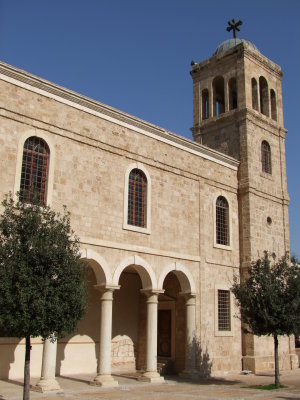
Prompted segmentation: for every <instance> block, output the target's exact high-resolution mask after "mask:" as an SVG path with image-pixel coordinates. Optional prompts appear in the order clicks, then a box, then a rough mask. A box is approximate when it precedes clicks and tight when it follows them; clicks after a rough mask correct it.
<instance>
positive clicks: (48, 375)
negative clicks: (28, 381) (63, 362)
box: [41, 339, 57, 379]
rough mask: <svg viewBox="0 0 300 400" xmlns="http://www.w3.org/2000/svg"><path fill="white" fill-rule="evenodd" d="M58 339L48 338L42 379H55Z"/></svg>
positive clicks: (45, 345)
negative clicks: (53, 340)
mask: <svg viewBox="0 0 300 400" xmlns="http://www.w3.org/2000/svg"><path fill="white" fill-rule="evenodd" d="M56 351H57V340H55V342H53V343H52V342H51V341H50V339H46V340H45V342H44V347H43V361H42V373H41V379H55V369H56Z"/></svg>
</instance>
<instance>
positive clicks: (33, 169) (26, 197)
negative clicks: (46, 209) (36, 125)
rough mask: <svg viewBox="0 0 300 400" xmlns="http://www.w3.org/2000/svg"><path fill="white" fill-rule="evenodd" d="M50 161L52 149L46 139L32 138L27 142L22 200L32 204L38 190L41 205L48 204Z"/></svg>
mask: <svg viewBox="0 0 300 400" xmlns="http://www.w3.org/2000/svg"><path fill="white" fill-rule="evenodd" d="M29 141H31V143H29ZM26 144H27V146H26ZM25 146H26V147H25ZM40 146H42V150H43V151H40ZM29 147H32V148H29ZM37 149H38V150H37ZM49 159H50V149H49V146H48V145H47V142H46V141H45V140H44V139H42V138H39V137H37V136H30V137H29V138H27V139H26V140H25V142H24V147H23V159H22V171H21V181H20V192H19V193H20V200H22V201H24V202H28V203H31V202H32V199H33V196H34V194H33V191H34V190H36V193H38V194H39V201H40V202H41V204H42V205H45V204H46V203H47V191H48V175H49Z"/></svg>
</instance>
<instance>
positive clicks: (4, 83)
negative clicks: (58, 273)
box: [0, 65, 240, 376]
mask: <svg viewBox="0 0 300 400" xmlns="http://www.w3.org/2000/svg"><path fill="white" fill-rule="evenodd" d="M0 67H1V68H0V72H1V71H2V73H3V69H5V68H4V66H3V65H0ZM20 74H21V75H22V73H19V75H20ZM19 75H18V76H19ZM1 76H2V75H1ZM1 76H0V78H1ZM2 78H3V79H0V92H1V93H2V94H3V96H1V99H0V145H1V146H0V160H1V161H0V162H1V165H2V167H3V168H0V182H1V186H0V196H1V197H3V196H4V193H7V192H8V191H12V192H14V193H15V192H16V191H17V190H18V188H19V177H20V169H21V162H22V149H23V144H24V140H25V138H27V137H30V136H40V137H42V138H43V139H44V140H46V142H47V143H48V144H49V147H50V149H51V154H50V169H51V170H52V172H53V176H52V180H51V182H49V184H48V186H49V187H48V195H49V198H48V201H49V203H50V204H51V205H52V206H53V208H54V209H56V210H61V208H62V205H63V204H65V205H67V207H68V210H69V211H70V212H71V222H72V227H73V229H74V230H75V232H76V233H77V234H78V235H79V237H80V238H81V246H82V249H89V250H92V251H93V252H94V253H95V254H97V255H98V256H99V257H101V260H104V261H105V263H106V265H107V268H108V270H109V271H110V274H111V276H112V277H113V276H114V274H115V273H116V271H118V268H120V266H122V265H124V266H126V267H130V266H131V267H133V270H134V271H133V272H135V273H138V274H140V278H138V279H137V280H136V281H135V283H134V282H131V283H130V281H131V278H133V277H131V278H128V279H125V278H124V277H126V274H123V275H122V274H121V279H120V280H119V281H118V282H116V284H120V286H121V289H120V292H119V293H117V291H116V293H114V304H113V313H114V314H113V338H112V339H113V342H112V343H113V363H114V367H116V369H117V368H121V367H122V368H123V367H124V365H125V364H126V363H127V364H128V365H129V364H130V368H133V366H134V362H135V363H136V365H137V366H138V367H139V366H143V365H144V359H143V357H144V356H143V354H144V349H145V332H144V331H143V330H144V328H145V324H144V323H143V324H141V321H145V307H144V306H143V304H144V303H143V302H144V300H141V298H143V299H144V297H142V296H144V295H142V294H139V289H140V286H139V285H140V284H141V283H140V281H142V271H143V273H145V267H143V266H141V265H135V264H134V263H135V261H134V260H136V259H137V258H136V257H140V259H142V260H143V262H144V263H145V265H148V266H150V267H149V268H151V270H152V271H153V274H154V276H155V279H156V282H159V279H160V276H161V274H162V272H163V271H164V270H165V269H166V268H167V269H168V268H171V269H172V268H173V270H175V268H181V269H182V270H184V271H186V272H185V274H186V276H187V275H188V276H190V277H191V279H192V280H193V282H194V283H195V287H194V291H195V293H196V327H197V336H198V337H199V339H200V340H201V341H202V340H204V337H205V332H209V335H211V339H210V341H209V344H207V349H208V351H209V353H210V357H211V359H217V358H218V361H215V362H214V363H215V364H214V365H217V366H216V368H215V369H216V370H226V371H227V370H229V369H230V368H231V369H233V370H236V369H239V366H237V365H234V363H233V362H230V361H229V360H232V357H231V355H230V351H231V350H234V351H237V347H238V343H239V340H240V339H239V338H240V332H239V329H238V328H236V329H235V330H234V337H232V338H226V340H223V339H221V338H220V337H215V336H214V327H215V314H216V305H215V297H214V292H213V289H212V288H213V287H214V286H215V285H218V284H220V282H221V283H222V284H223V283H224V282H226V283H227V275H228V271H229V270H230V271H231V272H232V270H233V269H234V270H235V269H236V268H237V266H238V258H239V247H238V221H237V166H238V163H237V162H235V161H234V160H232V159H230V158H228V157H226V156H223V155H221V154H219V153H217V152H215V151H211V150H209V149H207V148H204V147H201V146H198V145H196V144H193V143H191V142H190V141H188V140H186V139H181V138H179V137H178V136H176V135H174V134H171V133H168V132H166V131H164V130H163V129H161V128H158V127H155V126H153V125H150V124H148V123H145V122H143V121H140V120H138V119H136V118H134V117H130V116H128V115H126V114H124V113H120V112H117V111H116V110H113V109H110V108H109V107H106V106H103V105H101V107H102V110H104V111H105V112H104V111H103V114H101V113H100V112H99V110H98V108H99V107H100V106H99V105H97V104H96V103H95V102H92V101H89V100H88V99H85V98H83V97H80V99H79V98H78V97H76V96H75V95H74V96H75V97H74V98H73V97H72V96H73V94H72V93H70V92H68V91H60V89H59V88H57V87H54V86H51V88H49V86H47V85H48V83H45V82H43V81H39V88H37V87H36V86H34V85H37V82H36V81H35V80H34V78H32V77H28V76H27V75H26V76H24V75H22V79H23V81H22V82H21V81H18V79H19V78H18V77H17V76H14V78H11V77H9V78H8V77H7V76H4V77H3V76H2ZM17 78H18V79H17ZM25 78H26V79H27V81H26V82H27V83H26V84H25V83H24V80H25ZM30 79H31V81H30ZM28 82H29V83H30V82H31V84H29V83H28ZM50 89H51V90H50ZM75 100H76V101H75ZM87 104H88V106H87ZM105 113H106V114H105ZM140 165H141V166H142V167H143V168H144V169H145V170H146V171H147V173H148V174H149V176H150V178H151V197H150V198H149V199H148V200H149V202H151V204H150V213H151V226H150V224H149V228H150V229H149V232H146V233H140V232H136V231H133V230H130V229H125V228H124V212H125V213H126V210H125V211H124V202H125V198H124V196H125V194H124V193H125V186H126V185H127V184H128V183H127V182H126V181H125V177H126V171H128V169H129V168H131V167H132V168H134V167H135V166H140ZM4 167H5V168H4ZM50 186H51V187H50ZM218 195H224V196H225V197H226V198H227V199H228V201H229V204H230V208H231V226H230V231H231V240H232V241H231V249H230V250H229V249H226V250H224V249H220V248H216V247H215V243H214V207H215V200H216V197H217V196H218ZM125 220H126V215H125ZM148 222H149V221H148ZM127 260H129V261H128V262H127ZM91 264H92V263H91ZM100 264H101V262H100ZM93 266H94V267H95V265H93ZM102 267H103V265H102V266H101V265H98V264H97V266H96V267H95V268H102ZM124 268H125V267H124ZM143 268H144V269H143ZM131 272H132V271H131ZM183 274H184V273H183ZM100 275H101V274H100ZM128 275H129V274H128ZM133 276H134V278H133V280H134V279H136V278H137V276H136V275H134V274H133ZM122 279H125V281H123V280H122ZM189 279H190V278H189ZM95 282H96V277H95V276H93V277H92V278H91V286H90V293H91V305H90V309H89V311H88V314H87V315H86V316H85V318H84V319H83V321H82V322H80V324H79V325H78V329H77V332H74V334H73V335H70V337H68V338H64V339H61V340H60V341H59V344H58V363H57V373H60V374H78V373H92V372H93V371H95V370H96V368H97V362H98V360H97V357H98V353H99V350H98V348H99V329H100V328H99V324H100V310H99V309H100V295H99V293H98V292H97V291H96V290H95V289H94V287H93V285H94V284H95ZM97 283H98V284H101V283H105V282H98V281H97ZM181 284H182V282H181ZM130 285H132V289H133V288H134V290H131V289H130ZM122 288H123V289H126V290H125V292H126V291H127V293H130V296H127V295H126V296H125V297H122ZM154 289H155V288H154ZM124 298H126V302H125V303H124ZM125 305H126V307H128V308H130V312H131V313H132V315H133V317H132V319H130V318H129V316H130V315H131V314H130V315H129V314H128V318H124V312H123V308H124V307H125ZM144 305H145V304H144ZM122 307H123V308H122ZM126 307H125V308H126ZM143 307H144V308H143ZM206 308H207V309H209V310H210V313H209V314H207V313H205V311H204V310H205V309H206ZM175 314H176V321H177V322H178V330H179V332H180V334H178V335H177V339H176V341H177V342H176V345H175V348H176V362H175V364H176V366H175V367H176V369H177V370H182V369H183V368H184V357H185V356H184V346H182V341H183V340H185V336H184V335H185V332H184V324H185V306H184V300H183V298H182V297H181V298H180V299H179V300H178V307H177V308H176V313H175ZM125 336H126V337H125ZM127 337H128V338H129V339H128V338H127ZM123 339H124V341H123ZM39 343H40V342H39ZM203 343H205V346H206V342H203ZM39 346H40V350H41V345H39ZM222 346H223V347H224V348H223V350H222ZM215 349H217V350H215ZM225 349H226V351H225ZM18 351H19V348H17V349H15V351H14V354H15V355H16V354H17V353H18ZM4 353H5V354H6V355H5V357H6V358H7V359H9V360H12V357H11V356H10V354H11V353H12V350H11V349H9V346H6V347H5V350H4ZM133 354H134V357H133ZM236 354H238V352H237V353H236ZM239 354H240V350H239ZM237 357H238V356H237ZM37 358H39V360H41V352H39V353H38V355H37ZM120 358H122V359H123V361H120ZM134 358H135V360H134ZM9 362H10V364H12V366H11V367H10V366H8V365H7V367H6V368H4V369H5V371H3V375H7V374H8V372H7V371H8V369H9V368H10V370H11V371H14V368H15V367H14V365H15V362H17V363H19V357H18V361H14V360H12V361H9ZM122 362H123V365H121V364H122ZM22 363H23V361H21V364H22ZM120 363H121V364H120ZM21 364H20V365H21ZM128 365H127V367H128ZM34 368H36V370H35V369H33V371H34V372H33V376H34V375H37V376H38V375H39V371H40V361H39V363H37V364H36V366H35V367H34ZM16 374H17V373H16ZM14 375H15V372H12V375H11V376H14Z"/></svg>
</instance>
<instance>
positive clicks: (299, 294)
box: [231, 252, 300, 387]
mask: <svg viewBox="0 0 300 400" xmlns="http://www.w3.org/2000/svg"><path fill="white" fill-rule="evenodd" d="M243 278H244V279H243V280H242V282H239V281H238V277H236V276H235V277H234V284H233V286H232V289H231V290H232V292H233V293H234V295H235V297H236V300H237V303H238V305H239V308H240V313H241V320H242V322H243V323H244V324H246V325H245V327H244V330H245V331H246V332H248V333H253V334H255V335H257V336H262V335H268V336H270V335H272V336H273V339H274V357H275V385H276V387H280V379H279V361H278V336H280V335H291V334H296V335H299V332H300V268H299V264H298V263H297V262H296V260H294V259H292V260H290V258H289V255H288V254H285V256H283V257H282V258H280V259H279V260H276V257H275V255H272V257H271V258H270V256H269V254H268V252H265V253H264V256H263V257H262V258H260V259H258V260H257V261H255V262H253V263H252V265H251V267H250V268H249V269H248V276H246V277H243Z"/></svg>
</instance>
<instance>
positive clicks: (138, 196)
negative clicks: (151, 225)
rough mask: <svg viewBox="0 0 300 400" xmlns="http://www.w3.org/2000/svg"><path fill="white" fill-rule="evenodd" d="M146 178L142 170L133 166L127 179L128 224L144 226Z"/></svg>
mask: <svg viewBox="0 0 300 400" xmlns="http://www.w3.org/2000/svg"><path fill="white" fill-rule="evenodd" d="M146 211H147V178H146V176H145V174H144V172H143V171H141V170H139V169H137V168H135V169H133V170H132V171H131V172H130V174H129V180H128V224H129V225H134V226H139V227H141V228H145V227H146V223H147V221H146V215H147V212H146Z"/></svg>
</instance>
